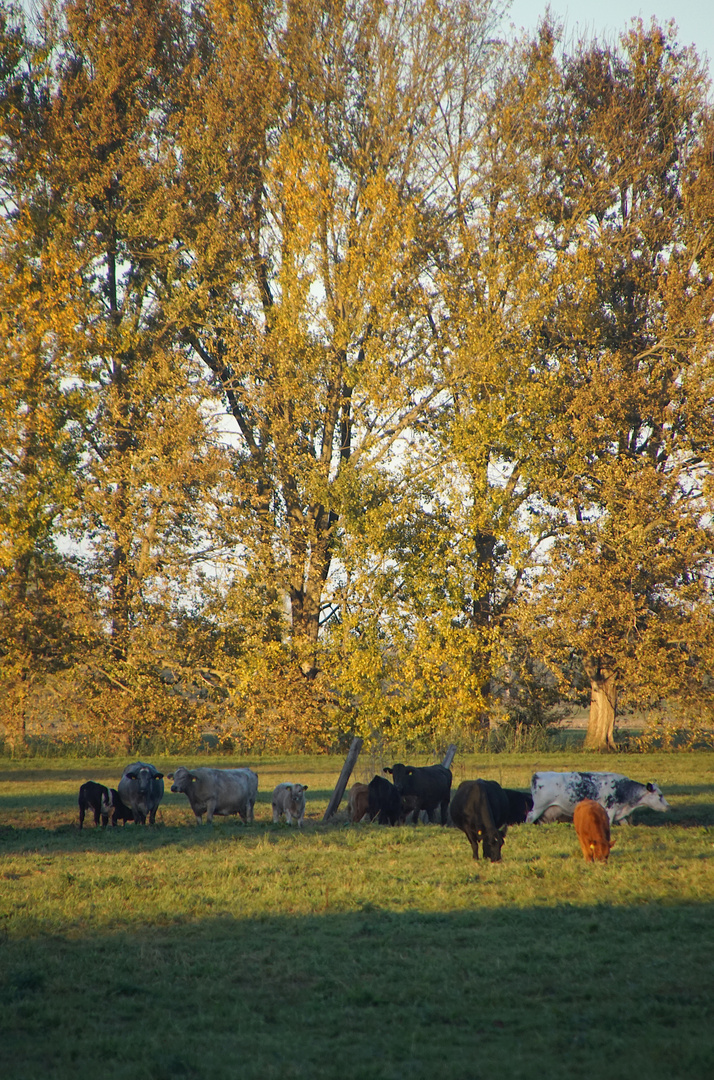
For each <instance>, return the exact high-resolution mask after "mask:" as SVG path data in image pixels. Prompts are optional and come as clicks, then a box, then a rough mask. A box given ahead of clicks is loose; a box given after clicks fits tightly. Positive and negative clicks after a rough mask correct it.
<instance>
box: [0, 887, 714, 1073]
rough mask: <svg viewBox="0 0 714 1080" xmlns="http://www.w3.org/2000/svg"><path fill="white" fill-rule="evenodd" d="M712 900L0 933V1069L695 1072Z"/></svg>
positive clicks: (703, 1045)
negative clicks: (78, 934)
mask: <svg viewBox="0 0 714 1080" xmlns="http://www.w3.org/2000/svg"><path fill="white" fill-rule="evenodd" d="M475 881H476V884H475V887H478V879H475ZM713 917H714V905H712V904H702V905H700V906H695V905H691V906H684V905H682V906H656V905H647V906H644V907H639V908H632V909H628V908H622V907H609V906H604V905H603V906H597V907H586V908H575V907H571V906H567V905H566V906H562V907H559V908H555V909H554V908H531V909H525V910H524V909H520V910H519V909H513V908H508V909H506V908H500V909H484V908H481V909H479V910H474V911H465V912H459V913H449V914H443V915H438V914H437V915H433V914H422V913H419V912H415V911H411V912H409V913H406V914H401V913H400V914H395V913H391V912H386V911H380V910H378V909H375V908H372V907H371V906H369V905H368V906H366V907H364V908H363V909H362V910H361V911H358V912H352V913H344V912H339V911H338V912H332V911H330V910H329V908H326V909H325V912H324V913H323V914H319V915H312V916H309V917H300V918H297V917H287V916H286V917H280V916H268V917H264V918H261V919H257V920H245V921H241V920H235V919H232V918H227V917H224V918H217V919H210V920H209V919H206V920H203V921H199V922H193V923H184V924H178V923H177V924H176V925H170V926H156V927H147V928H146V929H145V930H142V931H140V932H138V933H133V934H128V933H125V932H122V933H117V934H116V935H109V936H105V935H101V934H97V935H91V934H90V935H88V936H86V937H83V938H81V939H78V940H72V939H68V938H63V937H61V936H52V937H45V938H41V939H35V940H14V939H10V940H7V939H6V940H5V941H4V942H3V943H2V944H1V945H0V950H1V955H2V964H1V965H0V1015H1V1016H2V1020H3V1027H4V1029H5V1033H4V1035H3V1055H2V1056H3V1059H4V1062H5V1067H4V1071H3V1075H4V1076H5V1077H6V1080H25V1078H27V1080H30V1078H32V1080H36V1077H37V1076H38V1075H47V1076H52V1077H53V1080H69V1078H70V1077H71V1078H72V1080H74V1078H75V1077H76V1076H77V1075H81V1074H83V1073H84V1072H85V1071H87V1070H90V1069H91V1070H92V1071H94V1070H95V1066H97V1065H98V1064H101V1074H102V1077H103V1078H104V1080H144V1078H148V1077H153V1078H155V1080H169V1078H171V1080H173V1078H175V1077H177V1076H178V1077H195V1078H204V1077H211V1080H223V1078H226V1080H229V1078H230V1080H234V1078H235V1077H236V1076H240V1077H241V1078H247V1080H251V1078H256V1080H258V1078H259V1080H271V1078H279V1080H302V1078H305V1080H337V1078H338V1077H340V1078H343V1080H363V1078H364V1080H367V1078H369V1080H402V1078H405V1077H408V1078H410V1080H427V1078H428V1080H435V1078H438V1080H441V1078H448V1080H477V1078H482V1077H483V1078H486V1077H489V1078H490V1077H493V1076H498V1077H502V1078H505V1080H510V1078H516V1077H518V1078H520V1077H522V1078H526V1077H529V1078H530V1077H532V1076H533V1075H543V1076H547V1077H549V1080H561V1078H562V1080H565V1078H568V1080H570V1078H572V1076H577V1075H587V1077H588V1078H589V1080H600V1078H602V1080H612V1078H613V1077H615V1078H624V1077H628V1076H634V1075H637V1076H647V1077H648V1078H649V1080H659V1078H662V1080H664V1078H666V1080H671V1078H672V1077H673V1076H688V1077H692V1078H695V1080H696V1078H704V1077H705V1076H707V1075H710V1072H709V1069H710V1067H711V1028H710V1021H711V1010H712V1006H713V1005H714V977H713V973H712V968H711V964H710V960H709V957H708V955H707V951H706V950H705V949H703V948H702V942H703V941H704V940H708V938H709V935H710V932H711V925H712V918H713ZM605 1047H606V1049H605Z"/></svg>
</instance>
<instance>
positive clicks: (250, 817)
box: [246, 799, 255, 825]
mask: <svg viewBox="0 0 714 1080" xmlns="http://www.w3.org/2000/svg"><path fill="white" fill-rule="evenodd" d="M254 810H255V799H250V800H249V801H248V813H247V818H248V820H247V821H246V825H252V824H253V821H254V816H255V815H254Z"/></svg>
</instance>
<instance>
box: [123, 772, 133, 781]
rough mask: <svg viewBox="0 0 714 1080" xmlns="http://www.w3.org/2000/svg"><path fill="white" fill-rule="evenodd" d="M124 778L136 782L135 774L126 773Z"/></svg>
mask: <svg viewBox="0 0 714 1080" xmlns="http://www.w3.org/2000/svg"><path fill="white" fill-rule="evenodd" d="M124 776H126V778H127V780H136V773H135V772H125V773H124Z"/></svg>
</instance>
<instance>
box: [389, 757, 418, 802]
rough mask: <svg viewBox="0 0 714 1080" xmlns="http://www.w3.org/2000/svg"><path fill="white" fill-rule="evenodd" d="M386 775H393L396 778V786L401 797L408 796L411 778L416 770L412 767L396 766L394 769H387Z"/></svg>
mask: <svg viewBox="0 0 714 1080" xmlns="http://www.w3.org/2000/svg"><path fill="white" fill-rule="evenodd" d="M384 771H385V772H386V773H391V775H392V776H393V777H394V786H395V787H396V789H397V791H398V792H399V793H400V794H401V795H405V794H407V791H406V788H407V785H408V783H409V777H410V776H412V775H413V773H414V769H413V767H412V766H411V765H402V764H401V763H400V764H397V765H394V766H393V768H391V769H390V768H385V770H384Z"/></svg>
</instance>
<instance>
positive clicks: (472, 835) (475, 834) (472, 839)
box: [464, 825, 481, 859]
mask: <svg viewBox="0 0 714 1080" xmlns="http://www.w3.org/2000/svg"><path fill="white" fill-rule="evenodd" d="M464 832H465V833H466V836H467V837H468V841H469V843H470V844H471V850H472V851H473V853H474V859H478V842H479V840H480V838H481V832H480V830H479V829H474V828H473V826H472V825H467V826H466V828H465V829H464Z"/></svg>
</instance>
